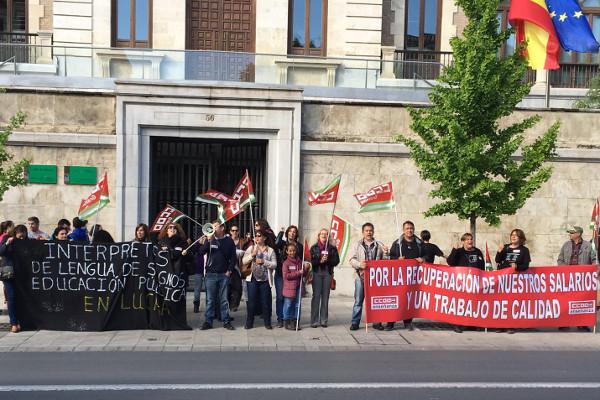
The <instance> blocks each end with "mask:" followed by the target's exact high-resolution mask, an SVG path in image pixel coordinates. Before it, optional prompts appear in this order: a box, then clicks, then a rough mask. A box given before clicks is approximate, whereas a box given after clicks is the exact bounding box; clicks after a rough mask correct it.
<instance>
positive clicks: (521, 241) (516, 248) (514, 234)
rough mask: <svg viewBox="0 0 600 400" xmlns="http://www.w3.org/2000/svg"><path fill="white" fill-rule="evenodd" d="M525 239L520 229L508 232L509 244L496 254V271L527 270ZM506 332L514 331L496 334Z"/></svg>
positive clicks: (502, 245)
mask: <svg viewBox="0 0 600 400" xmlns="http://www.w3.org/2000/svg"><path fill="white" fill-rule="evenodd" d="M526 242H527V238H526V237H525V232H523V231H522V230H521V229H513V230H512V231H511V232H510V243H508V244H501V245H500V247H499V248H498V252H497V253H496V263H497V264H498V269H500V270H501V269H505V268H512V269H513V270H514V271H525V270H527V268H529V263H530V262H531V256H530V255H529V249H528V248H527V247H525V243H526ZM505 330H506V331H507V332H508V333H509V334H513V333H515V332H516V330H515V329H513V328H509V329H497V330H496V332H498V333H500V332H504V331H505Z"/></svg>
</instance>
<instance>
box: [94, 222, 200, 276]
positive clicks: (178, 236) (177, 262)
mask: <svg viewBox="0 0 600 400" xmlns="http://www.w3.org/2000/svg"><path fill="white" fill-rule="evenodd" d="M100 232H102V231H100ZM100 232H98V233H100ZM187 245H188V243H187V236H186V234H185V232H184V231H183V228H182V227H181V225H179V224H178V223H170V224H167V225H165V227H164V228H163V230H162V231H161V232H160V234H159V235H158V247H159V248H160V249H161V250H166V251H168V252H169V254H170V256H171V261H172V262H173V269H174V270H175V271H176V273H177V274H179V275H181V273H182V272H184V268H185V259H184V257H185V256H184V255H183V254H182V252H183V250H184V249H185V248H186V247H187Z"/></svg>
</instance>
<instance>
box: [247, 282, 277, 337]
mask: <svg viewBox="0 0 600 400" xmlns="http://www.w3.org/2000/svg"><path fill="white" fill-rule="evenodd" d="M247 284H248V302H247V303H246V304H247V306H248V313H247V315H246V325H248V326H253V325H254V316H255V315H256V312H257V310H259V309H260V310H262V317H263V321H264V322H265V326H266V325H271V309H272V308H273V306H272V302H273V300H272V299H271V287H270V286H269V281H263V282H259V281H257V280H255V279H252V280H251V281H250V282H247Z"/></svg>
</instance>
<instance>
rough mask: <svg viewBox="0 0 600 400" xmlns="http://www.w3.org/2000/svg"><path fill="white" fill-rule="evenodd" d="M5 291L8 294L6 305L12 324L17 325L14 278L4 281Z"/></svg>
mask: <svg viewBox="0 0 600 400" xmlns="http://www.w3.org/2000/svg"><path fill="white" fill-rule="evenodd" d="M2 283H4V293H5V294H6V306H7V308H8V320H9V322H10V324H11V325H17V324H18V323H19V322H18V321H17V312H16V307H15V281H13V280H12V279H10V280H6V281H3V282H2Z"/></svg>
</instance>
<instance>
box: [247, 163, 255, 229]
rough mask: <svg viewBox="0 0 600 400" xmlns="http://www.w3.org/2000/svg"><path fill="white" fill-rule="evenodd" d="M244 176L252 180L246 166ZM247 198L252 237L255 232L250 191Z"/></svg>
mask: <svg viewBox="0 0 600 400" xmlns="http://www.w3.org/2000/svg"><path fill="white" fill-rule="evenodd" d="M246 176H247V177H248V181H250V182H252V181H251V180H250V173H249V172H248V168H246ZM253 191H254V189H253ZM248 200H249V201H250V223H251V224H252V237H254V236H256V232H255V230H254V212H253V211H252V198H251V197H250V193H248Z"/></svg>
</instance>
